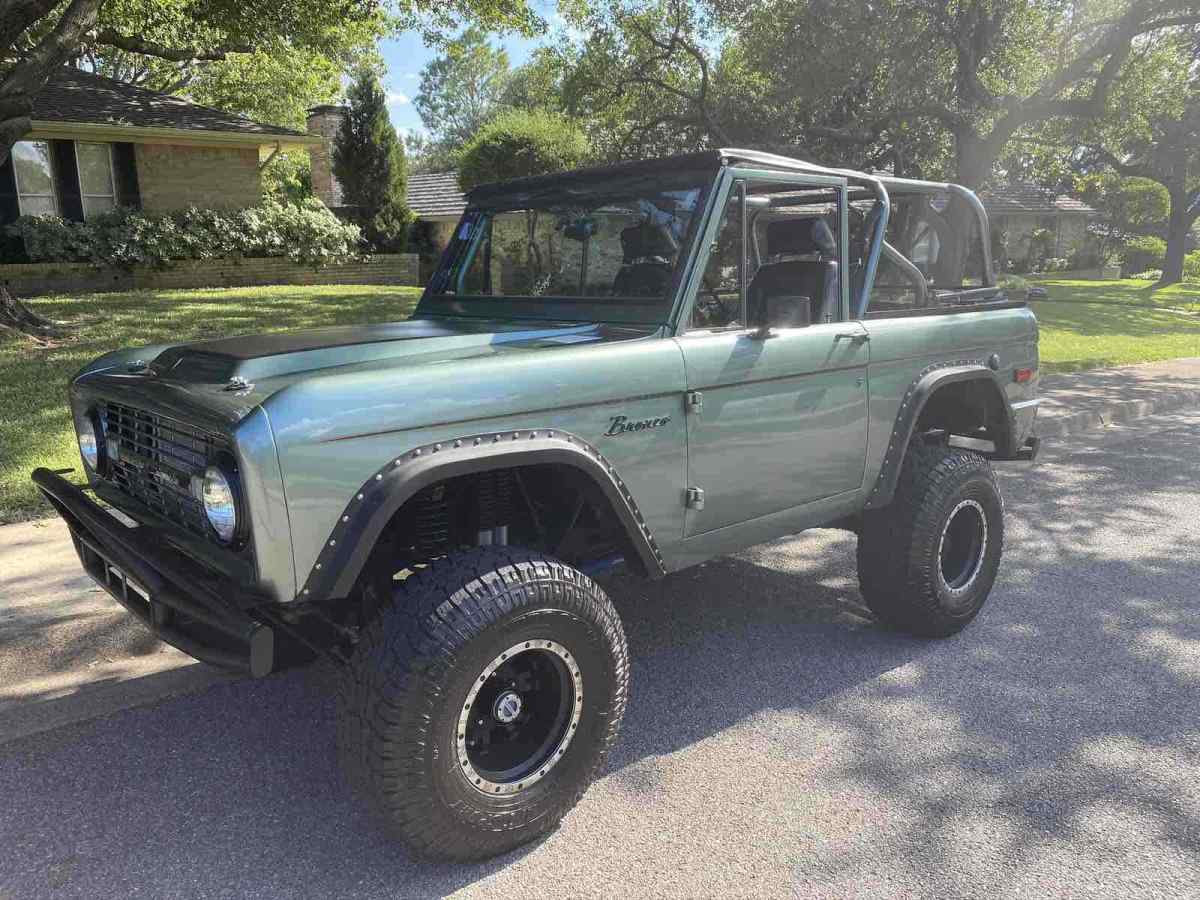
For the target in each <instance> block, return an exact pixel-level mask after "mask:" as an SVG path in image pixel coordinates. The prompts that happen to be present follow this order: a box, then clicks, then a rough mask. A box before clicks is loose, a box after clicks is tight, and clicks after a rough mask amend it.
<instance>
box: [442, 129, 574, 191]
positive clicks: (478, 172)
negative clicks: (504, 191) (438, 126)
mask: <svg viewBox="0 0 1200 900" xmlns="http://www.w3.org/2000/svg"><path fill="white" fill-rule="evenodd" d="M590 152H591V151H590V147H589V146H588V141H587V137H586V136H585V135H584V133H583V132H582V131H581V130H580V129H579V127H578V126H577V125H575V124H574V123H572V122H570V121H569V120H567V119H565V118H563V117H562V116H559V115H556V114H554V113H548V112H544V111H538V110H535V111H528V110H508V111H506V112H502V113H500V114H499V115H498V116H496V117H495V118H494V119H492V120H491V121H490V122H488V123H487V124H486V125H484V126H483V128H481V129H480V130H479V131H478V132H477V133H476V134H475V136H474V137H472V138H471V140H469V141H468V142H467V144H466V146H464V147H463V150H462V153H461V154H460V156H459V169H458V180H459V184H460V185H461V186H462V188H463V190H470V189H471V188H473V187H475V185H477V184H484V183H486V182H490V181H507V180H509V179H511V178H523V177H525V176H528V175H544V174H547V173H549V172H561V171H563V170H566V169H572V168H578V167H579V166H580V165H582V164H583V163H585V162H586V161H587V160H588V158H589V156H590Z"/></svg>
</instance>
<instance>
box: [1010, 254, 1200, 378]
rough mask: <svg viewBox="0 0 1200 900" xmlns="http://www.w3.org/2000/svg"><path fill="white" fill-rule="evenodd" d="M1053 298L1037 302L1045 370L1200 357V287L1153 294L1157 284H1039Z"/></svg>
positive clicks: (1173, 288)
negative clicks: (1153, 288)
mask: <svg viewBox="0 0 1200 900" xmlns="http://www.w3.org/2000/svg"><path fill="white" fill-rule="evenodd" d="M1037 283H1038V284H1039V285H1040V286H1041V287H1044V288H1046V291H1047V293H1048V299H1047V300H1045V301H1034V303H1033V304H1032V307H1033V311H1034V313H1035V314H1036V315H1037V318H1038V323H1039V324H1040V326H1041V345H1040V350H1041V355H1042V368H1043V371H1046V372H1075V371H1079V370H1081V369H1093V368H1096V367H1098V366H1119V365H1125V364H1128V363H1140V362H1154V361H1156V360H1161V359H1177V358H1179V357H1182V356H1200V315H1196V313H1200V284H1195V283H1190V284H1176V285H1172V286H1171V287H1169V288H1164V289H1162V290H1158V291H1151V290H1150V288H1151V282H1148V281H1134V280H1132V279H1127V280H1120V281H1081V280H1069V279H1057V278H1054V277H1052V276H1047V277H1045V278H1040V279H1038V282H1037Z"/></svg>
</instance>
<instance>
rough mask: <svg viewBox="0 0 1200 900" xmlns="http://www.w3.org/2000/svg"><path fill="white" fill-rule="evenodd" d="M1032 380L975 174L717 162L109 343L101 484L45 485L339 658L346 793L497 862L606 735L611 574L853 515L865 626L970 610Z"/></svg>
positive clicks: (442, 841)
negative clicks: (432, 263)
mask: <svg viewBox="0 0 1200 900" xmlns="http://www.w3.org/2000/svg"><path fill="white" fill-rule="evenodd" d="M1037 378H1038V349H1037V325H1036V323H1035V321H1034V317H1033V315H1032V314H1031V312H1030V311H1029V310H1028V309H1027V308H1026V306H1025V305H1024V303H1022V302H1014V301H1011V300H1009V299H1008V298H1007V297H1006V296H1005V295H1004V293H1003V292H1002V291H1001V289H1000V288H998V287H997V286H996V284H995V281H994V276H993V272H992V265H991V259H990V256H989V240H988V225H987V218H986V216H985V214H984V210H983V208H982V207H981V205H980V203H979V201H978V200H977V199H976V197H975V195H974V194H972V193H971V192H970V191H968V190H965V189H963V188H961V187H957V186H955V185H952V184H937V183H931V182H918V181H909V180H903V179H898V178H889V177H885V176H880V175H868V174H865V173H862V172H854V171H848V170H841V169H830V168H824V167H820V166H816V165H812V164H809V163H805V162H801V161H798V160H794V159H789V158H784V157H780V156H774V155H769V154H763V153H757V152H753V151H743V150H721V151H711V152H703V153H696V154H690V155H686V156H677V157H674V158H670V159H659V160H652V161H645V162H635V163H628V164H622V165H616V166H610V167H603V168H590V169H583V170H579V171H575V172H568V173H565V174H560V175H551V176H544V177H535V178H527V179H522V180H518V181H512V182H508V183H505V184H496V185H487V186H483V187H479V188H477V189H475V190H473V191H472V192H471V193H470V194H469V196H468V206H467V210H466V212H465V214H464V215H463V217H462V220H461V221H460V222H459V224H458V225H457V227H456V228H455V230H454V232H453V234H452V236H451V238H450V240H449V243H448V246H447V247H446V249H445V251H444V253H443V255H442V257H441V262H440V265H439V267H438V268H437V270H436V272H435V273H434V275H433V276H432V279H431V280H430V282H429V284H428V286H427V287H426V289H425V292H424V294H423V295H422V297H421V300H420V303H419V304H418V306H417V308H416V311H415V313H414V314H413V316H412V317H411V318H410V319H409V320H407V321H403V322H399V323H396V324H388V325H376V326H370V327H342V328H327V329H323V330H319V331H310V332H303V333H291V334H286V333H285V334H270V335H264V336H254V337H233V338H227V339H224V340H209V341H203V342H200V343H193V344H180V345H164V346H154V347H143V348H140V349H136V350H121V351H117V352H115V353H110V354H108V355H107V356H104V357H102V358H100V359H98V360H96V361H95V362H94V363H92V364H91V365H89V366H87V367H86V368H85V369H84V370H83V371H82V372H80V373H79V375H78V376H77V377H76V378H75V380H74V381H73V383H72V384H71V389H70V401H71V408H72V411H73V414H74V421H75V426H76V428H77V430H78V437H79V446H80V450H81V453H82V458H83V466H84V471H85V472H86V475H87V483H86V485H81V486H80V485H76V484H72V483H70V482H69V481H67V480H66V479H64V478H63V477H61V476H62V473H54V472H50V471H48V470H46V469H38V470H37V471H35V472H34V473H33V479H34V481H35V482H36V483H37V485H38V486H39V487H40V488H41V490H42V492H43V493H44V494H45V496H46V497H47V499H48V500H49V502H50V503H51V504H52V505H53V506H54V508H55V509H56V510H57V511H58V512H59V513H60V514H61V515H62V517H63V518H64V519H65V520H66V521H67V523H68V524H69V525H70V529H71V533H72V535H73V537H74V540H75V546H76V549H77V550H78V552H79V556H80V559H81V560H82V563H83V565H84V567H85V568H86V569H87V571H88V572H89V573H90V574H91V575H92V576H93V577H94V578H95V579H96V580H97V581H98V582H99V583H100V584H101V585H103V586H104V587H105V588H106V589H107V590H108V591H109V592H110V593H111V594H112V595H113V596H114V597H115V598H116V599H117V600H118V601H119V602H121V603H122V604H123V605H125V606H126V607H127V608H128V609H129V610H130V611H131V612H133V613H134V614H135V615H137V616H138V617H139V618H141V619H142V620H143V621H144V622H145V623H146V625H147V626H148V627H150V628H151V629H153V631H154V633H155V634H157V635H158V636H160V637H161V638H162V639H163V640H164V641H166V642H168V643H170V644H173V645H175V646H176V647H179V648H180V649H182V650H184V651H186V652H187V653H190V654H192V655H194V656H196V657H198V658H199V659H202V660H207V661H209V662H212V663H215V664H218V665H223V666H230V667H234V668H238V669H242V670H245V671H247V672H249V673H251V674H253V675H255V676H262V675H266V674H267V673H269V672H271V671H273V670H275V669H278V668H282V667H283V666H285V665H289V664H292V663H295V662H299V661H303V660H305V659H312V658H317V657H320V658H325V659H328V660H331V661H333V663H335V664H336V666H337V667H338V669H339V670H340V674H339V681H338V683H339V685H340V688H339V691H340V698H339V715H338V741H339V746H340V750H341V753H342V757H343V761H344V765H345V767H346V769H347V772H348V774H349V776H350V780H351V781H352V783H353V784H354V785H355V787H356V789H358V790H359V791H360V792H361V793H362V794H364V795H365V796H366V797H367V798H368V800H369V801H370V802H371V803H372V804H373V805H374V807H375V808H376V809H377V810H378V811H379V812H380V813H381V816H382V819H383V821H384V822H385V823H386V824H387V826H388V827H390V828H391V829H392V830H393V831H394V832H395V833H396V834H397V835H398V836H399V837H401V838H402V839H403V840H405V841H406V842H408V843H409V844H410V845H411V846H413V847H414V848H416V849H417V850H419V851H422V852H425V853H428V854H433V855H440V856H444V857H450V858H456V859H469V858H481V857H487V856H490V855H494V854H497V853H500V852H502V851H505V850H508V849H510V848H513V847H516V846H518V845H520V844H523V843H525V842H527V841H530V840H532V839H534V838H536V837H537V836H539V835H542V834H544V833H545V832H547V831H549V830H550V829H552V828H553V827H554V826H555V825H556V823H557V822H558V821H559V820H560V819H561V818H562V816H563V815H564V814H565V813H566V812H567V811H568V810H569V809H570V808H571V807H572V806H573V805H574V804H575V803H576V802H577V801H578V800H579V798H580V796H581V795H582V794H583V792H584V790H585V789H586V788H587V786H588V784H589V782H590V781H591V780H592V779H593V777H594V776H595V775H596V773H597V772H598V771H600V770H601V768H602V766H603V764H604V760H605V756H606V754H607V752H608V751H609V749H610V748H611V747H612V746H613V743H614V741H615V740H616V737H617V731H618V728H619V726H620V724H621V717H622V713H623V712H624V709H625V703H626V694H627V691H628V673H629V660H628V655H627V651H626V645H625V637H624V634H623V632H622V628H621V622H620V620H619V619H618V617H617V613H616V612H615V610H614V608H613V606H612V604H611V603H610V602H609V599H608V598H607V597H606V595H605V593H604V591H603V590H602V589H601V587H600V586H598V585H597V583H596V582H595V581H594V580H593V578H594V577H596V576H598V575H602V574H604V573H607V572H609V571H610V570H612V569H614V568H615V567H617V566H620V565H624V566H625V567H627V568H628V569H630V570H632V571H633V572H635V573H637V574H640V575H643V576H645V577H647V578H660V577H663V576H664V575H668V574H669V573H672V572H676V571H678V570H680V569H683V568H686V567H688V566H692V565H695V564H697V563H700V562H702V561H704V560H707V559H710V558H712V557H715V556H718V555H720V554H726V553H730V552H731V551H735V550H738V549H740V548H744V547H747V546H749V545H753V544H756V543H759V542H762V541H766V540H769V539H773V538H776V537H779V536H781V535H787V534H792V533H795V532H798V531H801V530H802V529H806V528H815V527H836V528H844V529H848V530H850V531H853V532H855V533H856V534H857V536H858V576H859V583H860V585H861V589H862V597H863V600H864V601H865V603H866V605H867V606H868V607H869V608H870V610H871V611H872V612H873V613H874V614H875V616H877V617H878V619H879V620H880V621H881V622H883V623H885V624H886V625H888V626H890V627H893V628H897V629H901V630H905V631H908V632H911V633H913V634H916V635H922V636H929V637H940V636H946V635H951V634H954V633H955V632H957V631H959V630H960V629H962V628H963V627H964V626H965V625H966V624H967V623H968V622H970V621H971V620H972V619H973V618H974V617H975V615H976V614H977V613H978V612H979V610H980V607H981V606H982V605H983V602H984V600H985V599H986V597H987V595H988V592H989V591H990V589H991V587H992V583H993V581H994V580H995V578H996V572H997V569H998V567H999V564H1000V552H1001V544H1002V542H1003V536H1004V517H1003V504H1002V502H1001V498H1000V494H999V493H998V491H997V488H996V481H995V478H994V476H993V474H992V470H991V467H990V463H989V460H991V459H1000V460H1015V459H1031V458H1032V457H1033V455H1034V453H1035V452H1036V449H1037V443H1036V439H1034V438H1032V437H1031V431H1032V426H1033V421H1034V416H1035V413H1036V410H1037V403H1038V401H1037V399H1036V386H1037ZM803 589H804V588H803V585H802V584H798V585H797V590H800V591H802V590H803ZM746 602H747V603H752V602H754V601H753V598H752V597H747V598H746Z"/></svg>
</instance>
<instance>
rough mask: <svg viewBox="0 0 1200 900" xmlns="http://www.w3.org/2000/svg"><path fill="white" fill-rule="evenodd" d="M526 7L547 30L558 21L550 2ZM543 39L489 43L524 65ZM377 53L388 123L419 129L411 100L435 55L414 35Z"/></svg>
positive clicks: (506, 38)
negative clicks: (383, 75)
mask: <svg viewBox="0 0 1200 900" xmlns="http://www.w3.org/2000/svg"><path fill="white" fill-rule="evenodd" d="M530 5H531V6H532V7H533V8H534V10H535V11H536V12H537V14H538V15H539V16H541V17H542V18H543V19H545V20H546V21H547V22H548V23H551V27H553V25H554V24H555V23H556V22H557V21H559V19H558V16H557V12H558V8H557V5H556V3H555V2H554V0H531V4H530ZM547 40H549V38H548V37H547V36H541V37H538V38H534V39H533V40H527V39H525V38H521V37H517V36H514V35H495V36H493V38H492V42H493V44H500V45H501V46H503V47H504V49H505V50H507V51H508V59H509V62H510V63H511V64H512V65H513V66H519V65H520V64H521V63H523V62H525V60H527V59H528V58H529V54H530V53H531V52H533V50H534V48H535V47H538V46H539V45H541V44H543V43H545V42H546V41H547ZM379 51H380V53H382V54H383V58H384V61H385V62H386V63H387V67H388V74H387V77H386V78H385V79H384V87H385V88H386V89H387V93H388V114H389V115H390V116H391V117H392V124H393V125H394V126H396V129H397V130H398V131H401V132H406V131H410V130H413V129H416V130H421V117H420V116H418V115H417V111H416V110H415V109H413V105H412V98H413V96H414V95H415V94H416V93H417V86H418V85H419V84H420V77H421V69H422V68H423V67H424V65H425V64H426V63H427V62H429V60H431V59H432V58H433V57H434V56H436V55H437V54H436V52H435V51H432V50H430V49H429V48H428V47H426V46H425V44H424V42H423V41H422V40H421V35H420V34H419V33H417V32H409V33H408V34H405V35H403V36H402V37H400V38H397V39H395V40H390V41H384V42H383V43H381V44H380V45H379Z"/></svg>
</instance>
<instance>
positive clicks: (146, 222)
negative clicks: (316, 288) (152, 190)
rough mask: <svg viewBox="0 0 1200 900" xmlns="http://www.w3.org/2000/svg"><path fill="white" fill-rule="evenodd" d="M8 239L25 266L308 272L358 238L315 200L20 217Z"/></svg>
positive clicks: (341, 254) (346, 253)
mask: <svg viewBox="0 0 1200 900" xmlns="http://www.w3.org/2000/svg"><path fill="white" fill-rule="evenodd" d="M8 233H9V234H10V235H12V236H13V237H16V238H20V239H21V240H22V241H23V242H24V246H25V253H26V255H27V256H28V257H29V259H30V261H32V262H87V263H93V264H95V265H102V266H115V267H118V268H126V269H129V268H133V267H134V266H150V267H152V268H160V269H162V268H167V267H169V266H170V264H171V261H172V260H176V259H218V258H222V257H235V258H236V257H252V256H285V257H287V258H288V259H290V260H292V261H293V262H298V263H307V264H312V265H315V266H320V265H325V264H328V263H333V262H339V261H342V260H346V259H349V258H352V257H354V256H357V255H358V254H359V246H360V241H361V232H360V230H359V228H358V226H357V225H350V224H347V223H345V222H342V221H341V220H339V219H338V218H337V217H336V216H335V215H334V214H333V213H331V212H330V211H329V210H328V209H326V208H325V206H323V205H322V204H321V203H320V202H319V201H316V200H313V201H311V202H308V203H306V204H304V205H302V206H293V205H285V204H281V203H278V202H275V201H267V202H265V203H264V204H263V205H262V206H257V207H252V208H250V209H242V210H235V211H230V212H222V211H219V210H211V209H197V208H195V207H191V208H188V209H184V210H180V211H178V212H173V213H168V214H165V215H153V214H148V213H143V212H139V211H137V210H132V209H117V210H114V211H112V212H109V213H104V214H102V215H98V216H93V217H92V218H90V219H88V220H87V221H86V222H68V221H65V220H64V219H60V218H58V217H57V216H23V217H21V218H20V219H18V220H17V221H16V222H15V223H13V224H12V225H9V226H8Z"/></svg>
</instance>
